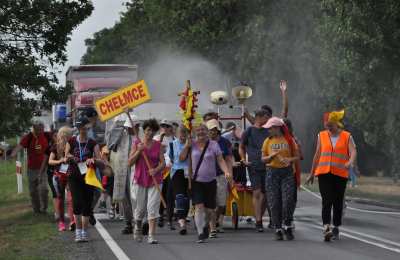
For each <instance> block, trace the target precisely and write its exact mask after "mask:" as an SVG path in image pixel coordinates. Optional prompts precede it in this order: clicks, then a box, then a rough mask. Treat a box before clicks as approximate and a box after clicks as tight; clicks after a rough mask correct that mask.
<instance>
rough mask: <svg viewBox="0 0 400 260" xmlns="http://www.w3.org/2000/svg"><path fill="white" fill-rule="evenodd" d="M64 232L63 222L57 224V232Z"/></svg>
mask: <svg viewBox="0 0 400 260" xmlns="http://www.w3.org/2000/svg"><path fill="white" fill-rule="evenodd" d="M65 230H66V228H65V223H64V221H60V222H58V231H60V232H62V231H65Z"/></svg>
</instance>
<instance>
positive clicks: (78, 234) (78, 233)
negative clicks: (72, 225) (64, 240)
mask: <svg viewBox="0 0 400 260" xmlns="http://www.w3.org/2000/svg"><path fill="white" fill-rule="evenodd" d="M75 242H77V243H79V242H82V230H80V229H76V230H75Z"/></svg>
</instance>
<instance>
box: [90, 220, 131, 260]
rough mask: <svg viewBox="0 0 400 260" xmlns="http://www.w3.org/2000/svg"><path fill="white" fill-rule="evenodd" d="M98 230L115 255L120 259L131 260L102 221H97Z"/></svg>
mask: <svg viewBox="0 0 400 260" xmlns="http://www.w3.org/2000/svg"><path fill="white" fill-rule="evenodd" d="M95 227H96V229H97V231H98V232H99V234H100V236H101V237H102V238H103V239H104V241H105V242H106V244H107V245H108V247H109V248H110V249H111V251H112V252H113V253H114V255H115V257H116V258H117V259H118V260H130V258H129V257H128V256H127V255H126V254H125V253H124V251H123V250H122V249H121V248H120V247H119V246H118V244H117V243H116V242H115V240H114V239H113V238H112V237H111V235H110V234H109V233H108V232H107V230H106V229H105V228H104V227H103V225H102V224H101V223H100V221H97V223H96V225H95Z"/></svg>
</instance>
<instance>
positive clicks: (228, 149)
mask: <svg viewBox="0 0 400 260" xmlns="http://www.w3.org/2000/svg"><path fill="white" fill-rule="evenodd" d="M217 142H218V145H219V148H220V149H221V151H222V156H223V157H224V159H225V158H226V157H227V156H230V155H232V143H231V142H230V141H229V140H228V139H226V138H225V137H222V136H221V137H220V138H219V139H218V141H217ZM223 173H224V172H223V171H222V170H221V168H220V167H219V165H218V163H217V176H219V175H222V174H223Z"/></svg>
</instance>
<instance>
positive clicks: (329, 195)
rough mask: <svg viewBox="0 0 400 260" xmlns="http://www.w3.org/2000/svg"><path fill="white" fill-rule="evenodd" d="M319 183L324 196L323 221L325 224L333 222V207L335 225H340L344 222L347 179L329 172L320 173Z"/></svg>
mask: <svg viewBox="0 0 400 260" xmlns="http://www.w3.org/2000/svg"><path fill="white" fill-rule="evenodd" d="M318 183H319V191H320V193H321V197H322V222H323V223H324V225H327V224H331V212H332V208H333V225H334V226H336V227H338V226H340V225H341V224H342V213H343V200H344V193H345V191H346V184H347V179H346V178H343V177H339V176H337V175H333V174H331V173H329V174H322V175H319V176H318Z"/></svg>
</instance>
